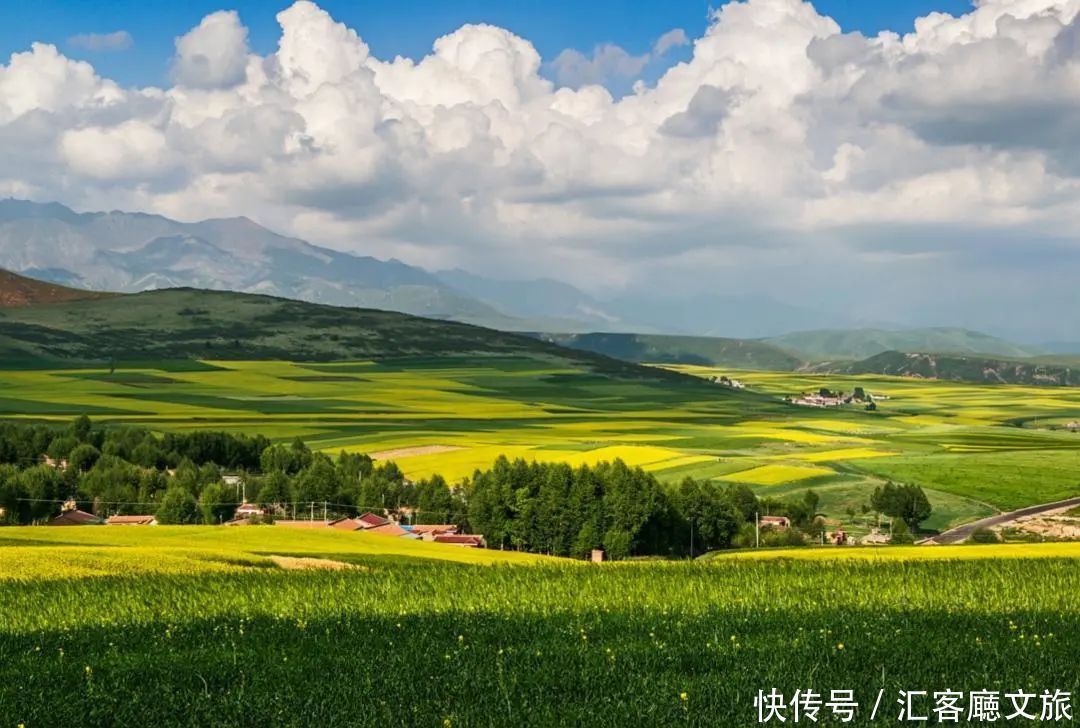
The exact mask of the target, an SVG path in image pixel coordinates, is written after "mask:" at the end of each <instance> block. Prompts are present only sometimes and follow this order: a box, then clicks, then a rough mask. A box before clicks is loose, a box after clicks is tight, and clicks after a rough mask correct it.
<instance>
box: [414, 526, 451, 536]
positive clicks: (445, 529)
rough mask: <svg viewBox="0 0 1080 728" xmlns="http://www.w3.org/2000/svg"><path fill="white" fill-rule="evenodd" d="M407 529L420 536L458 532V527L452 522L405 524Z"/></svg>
mask: <svg viewBox="0 0 1080 728" xmlns="http://www.w3.org/2000/svg"><path fill="white" fill-rule="evenodd" d="M405 530H406V531H411V532H413V533H415V534H417V535H419V536H423V535H424V534H428V533H431V534H436V535H438V534H444V533H457V532H458V527H457V526H455V525H453V524H450V523H417V524H416V525H413V526H405Z"/></svg>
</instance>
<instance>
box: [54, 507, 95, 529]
mask: <svg viewBox="0 0 1080 728" xmlns="http://www.w3.org/2000/svg"><path fill="white" fill-rule="evenodd" d="M104 522H105V519H103V518H99V517H98V516H95V515H94V514H93V513H87V512H86V511H80V510H79V509H78V508H65V509H64V510H62V511H60V515H59V516H53V517H52V518H50V519H49V520H48V521H47V522H46V523H45V525H47V526H100V525H101V524H102V523H104Z"/></svg>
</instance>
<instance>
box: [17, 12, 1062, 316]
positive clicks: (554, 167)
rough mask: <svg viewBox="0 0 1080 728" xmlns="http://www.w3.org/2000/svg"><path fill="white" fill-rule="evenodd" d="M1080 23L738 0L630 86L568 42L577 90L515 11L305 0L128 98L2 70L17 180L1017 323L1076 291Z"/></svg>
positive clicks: (460, 253) (29, 61)
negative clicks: (433, 36) (393, 32)
mask: <svg viewBox="0 0 1080 728" xmlns="http://www.w3.org/2000/svg"><path fill="white" fill-rule="evenodd" d="M1078 13H1080V0H981V1H980V2H978V3H977V6H976V7H975V8H974V9H973V10H972V11H971V12H970V13H968V14H967V15H963V16H961V17H952V16H949V15H945V14H941V13H935V14H931V15H929V16H926V17H924V18H920V19H919V20H918V21H917V22H916V25H915V30H914V32H911V33H909V34H907V35H902V36H901V35H897V34H895V33H889V32H885V33H881V34H880V35H877V36H874V37H864V36H862V35H860V34H858V33H845V32H843V31H842V30H841V28H840V27H839V26H838V25H837V23H835V22H834V21H833V20H832V19H830V18H828V17H824V16H822V15H821V14H819V13H818V12H817V11H816V10H815V8H814V7H813V6H812V5H811V4H809V3H805V2H799V1H798V0H747V1H746V2H731V3H728V4H726V5H723V6H722V7H721V8H719V9H718V10H716V11H715V13H714V15H713V17H712V21H711V23H710V25H709V27H708V29H707V31H706V32H705V34H704V35H703V36H702V37H700V38H697V39H693V40H692V41H690V42H692V55H691V57H690V59H689V60H688V61H686V62H683V63H678V64H676V65H675V66H673V67H671V68H670V69H669V70H667V72H666V73H664V74H663V76H662V77H661V78H659V80H658V81H656V82H655V83H653V84H644V83H638V84H636V85H635V87H634V91H633V92H632V93H630V94H628V95H625V96H622V97H619V98H616V97H614V96H613V95H612V93H610V92H609V91H608V90H607V89H606V88H605V87H604V86H602V85H599V84H598V82H599V81H603V80H604V78H605V75H606V74H608V73H610V72H611V69H612V68H614V69H616V71H617V72H618V73H621V74H624V75H626V74H629V75H633V74H634V73H637V72H639V71H640V67H637V66H636V64H638V63H639V62H640V59H635V57H633V56H630V55H629V54H626V53H625V52H624V51H621V49H615V48H614V47H611V48H607V49H604V48H601V49H598V50H597V52H595V53H594V55H593V56H592V57H586V56H584V55H582V54H580V53H578V54H577V56H573V55H569V56H566V58H569V59H570V60H571V61H573V63H571V62H570V61H567V62H566V64H564V65H566V67H567V68H568V69H570V70H568V71H566V72H565V74H564V73H558V74H556V78H557V80H556V81H552V80H549V79H548V78H546V77H545V75H544V73H543V72H542V68H543V66H544V60H543V59H541V57H540V55H539V54H538V53H537V51H536V49H535V48H534V47H533V46H532V44H531V43H530V42H529V41H528V40H527V39H525V38H521V37H519V36H516V35H514V34H512V33H510V32H509V31H506V30H503V29H501V28H498V27H493V26H490V25H467V26H464V27H462V28H460V29H458V30H456V31H454V32H452V33H450V34H448V35H445V36H443V37H441V38H439V39H437V40H436V41H435V42H434V45H433V48H432V51H431V53H430V54H428V55H427V56H425V57H423V58H421V59H419V60H411V59H407V58H394V59H380V58H377V57H375V56H373V55H372V54H371V52H370V51H369V48H368V46H367V44H366V43H365V42H364V40H363V37H362V29H358V30H354V29H350V28H347V27H345V26H344V25H342V24H340V23H338V22H336V21H335V20H334V19H333V18H332V17H330V15H328V14H327V13H326V12H324V11H323V10H322V9H320V8H319V7H318V6H316V5H315V4H313V3H311V2H306V1H305V0H301V1H300V2H297V3H296V4H294V5H293V6H291V7H290V8H288V9H286V10H284V11H283V12H281V13H279V14H278V16H277V20H278V22H279V24H280V26H281V36H280V40H279V43H278V48H277V50H276V52H274V53H272V54H270V55H267V56H265V57H263V56H258V55H255V54H253V53H252V52H251V51H250V49H249V47H248V44H247V31H246V29H245V27H244V26H243V24H242V22H241V19H240V18H239V17H238V16H237V15H236V13H234V12H218V13H214V14H212V15H209V16H207V17H206V18H205V19H203V21H202V22H201V23H200V24H199V25H198V26H197V27H196V28H194V29H192V30H190V31H189V32H187V33H186V34H184V35H181V36H180V37H179V38H177V41H176V56H175V58H174V60H173V64H172V80H173V86H172V87H170V88H125V87H121V86H120V85H118V84H116V83H114V82H112V81H110V80H109V79H106V78H102V77H100V76H99V75H97V73H96V72H95V71H94V69H93V67H92V66H90V65H89V64H87V63H85V62H81V61H74V60H71V59H69V58H66V57H65V56H63V55H62V54H60V53H59V52H58V51H57V49H56V48H54V47H52V46H49V45H41V44H37V45H34V46H33V47H32V48H30V49H29V50H27V51H25V52H21V53H16V54H14V55H13V56H12V57H11V58H10V60H9V61H8V63H7V64H6V65H0V195H11V196H17V197H28V198H33V199H39V200H52V199H58V200H60V201H63V202H65V203H68V204H71V205H73V206H75V207H79V208H83V209H98V208H110V209H111V208H128V209H140V210H149V211H160V212H162V213H164V214H168V215H170V216H173V217H177V218H181V219H193V218H199V217H205V216H213V215H227V216H232V215H241V214H243V215H247V216H250V217H252V218H255V219H257V220H259V221H260V222H263V223H265V224H267V225H269V226H272V227H275V228H278V229H280V230H282V231H284V232H288V233H293V234H297V235H301V236H304V237H307V238H309V239H312V240H313V241H315V242H319V243H322V244H329V245H332V246H334V247H338V248H340V249H344V250H350V251H354V252H362V253H368V254H374V255H380V256H396V257H399V258H402V259H405V260H407V261H409V262H412V263H417V264H421V265H426V266H428V267H440V266H447V265H453V266H464V267H472V268H474V269H480V270H487V271H489V272H490V271H498V272H501V273H504V274H517V275H531V274H548V275H556V276H558V277H562V278H564V279H569V280H571V281H573V282H575V283H578V284H586V285H589V286H590V287H593V288H596V287H601V288H605V287H606V288H610V289H613V290H614V289H617V288H619V287H623V286H628V287H631V288H633V287H635V286H636V287H639V288H640V287H650V288H660V287H665V288H672V289H682V288H693V289H697V290H708V289H710V288H712V287H716V288H724V289H731V290H736V289H739V290H741V291H744V292H745V291H747V290H770V289H779V290H780V291H781V292H782V293H783V296H786V297H787V298H788V299H801V298H804V297H814V298H815V303H817V304H822V303H825V304H830V305H832V306H834V307H837V306H844V305H846V304H847V303H848V302H851V301H855V300H857V301H859V303H858V305H859V306H861V307H863V308H864V309H865V310H866V312H867V315H870V316H877V317H879V318H883V319H891V320H898V319H900V318H902V317H901V315H900V310H899V309H900V308H901V307H902V308H903V311H904V312H905V313H904V315H905V316H907V317H909V318H918V317H919V316H922V315H923V314H926V315H927V316H929V315H932V314H933V312H934V311H936V310H938V309H939V308H940V306H941V305H943V304H944V303H948V304H949V305H952V306H954V310H955V311H956V317H957V318H959V319H963V318H964V317H965V316H971V317H977V316H993V315H996V314H995V312H997V311H1000V312H1002V313H1001V315H1002V316H1005V315H1006V314H1007V312H1008V311H1010V310H1012V309H1009V308H1008V307H1007V306H1005V305H1004V303H1003V302H1002V301H1001V300H999V299H1000V298H1001V297H1002V296H1003V295H1009V296H1013V297H1014V298H1016V299H1020V298H1025V297H1027V298H1030V297H1031V296H1033V295H1042V296H1044V298H1041V299H1038V301H1036V304H1037V305H1038V306H1042V307H1044V308H1045V307H1047V306H1049V305H1050V301H1053V302H1054V305H1058V304H1060V303H1061V302H1063V301H1064V302H1065V303H1068V301H1069V300H1070V298H1069V295H1070V294H1069V291H1070V290H1071V285H1072V284H1071V281H1072V280H1075V276H1076V274H1077V273H1080V244H1078V243H1077V242H1076V240H1077V233H1078V231H1080V230H1078V229H1080V219H1078V218H1080V204H1078V203H1080V141H1078V140H1080V21H1078V20H1077V15H1078ZM684 42H688V39H686V38H685V34H681V31H679V32H678V33H674V34H673V33H668V34H665V35H664V36H662V37H661V38H660V39H659V40H658V41H657V44H656V46H655V48H654V49H653V51H652V53H654V54H662V53H665V52H667V51H668V50H670V49H671V48H672V47H674V46H676V45H679V44H681V43H684ZM564 56H565V54H564ZM560 57H562V56H560ZM564 60H565V59H564ZM556 61H557V59H556ZM566 74H569V75H566ZM574 74H576V75H574ZM571 76H572V77H571ZM560 79H561V80H560ZM1003 281H1004V282H1003ZM1066 286H1070V287H1069V288H1066ZM946 287H947V291H948V293H947V294H946V293H944V292H943V291H945V290H946ZM950 297H951V298H950ZM946 299H949V300H946ZM1036 304H1032V305H1033V306H1035V305H1036ZM1039 310H1042V309H1037V308H1031V309H1030V310H1029V312H1028V314H1027V315H1029V316H1034V315H1038V312H1039ZM893 314H895V315H893ZM1008 315H1012V314H1008ZM1012 323H1015V324H1016V325H1020V323H1017V322H1012Z"/></svg>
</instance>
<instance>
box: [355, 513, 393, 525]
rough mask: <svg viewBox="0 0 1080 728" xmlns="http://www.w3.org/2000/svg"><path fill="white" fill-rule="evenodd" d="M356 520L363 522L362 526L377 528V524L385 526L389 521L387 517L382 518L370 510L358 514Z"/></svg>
mask: <svg viewBox="0 0 1080 728" xmlns="http://www.w3.org/2000/svg"><path fill="white" fill-rule="evenodd" d="M356 520H358V521H360V522H361V523H362V524H364V525H363V528H377V527H379V526H385V525H386V524H388V523H390V519H389V518H383V517H382V516H378V515H375V514H374V513H370V512H369V513H365V514H364V515H362V516H359V517H358V518H357V519H356Z"/></svg>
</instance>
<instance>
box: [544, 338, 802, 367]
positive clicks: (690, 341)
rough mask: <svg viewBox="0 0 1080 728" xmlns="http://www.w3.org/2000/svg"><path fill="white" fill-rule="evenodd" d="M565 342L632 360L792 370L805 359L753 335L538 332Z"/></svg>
mask: <svg viewBox="0 0 1080 728" xmlns="http://www.w3.org/2000/svg"><path fill="white" fill-rule="evenodd" d="M537 336H539V337H541V338H543V339H545V340H547V341H552V342H554V343H556V344H559V345H561V346H568V347H571V348H574V349H581V350H584V351H592V352H595V353H597V354H603V355H605V356H610V357H614V358H616V359H622V360H624V361H631V362H642V363H645V362H648V363H654V364H698V365H702V366H721V367H734V368H739V369H768V370H775V371H792V370H794V369H798V368H799V367H800V366H802V364H803V362H802V360H801V359H800V358H799V357H797V356H795V355H793V354H791V353H789V352H787V351H784V350H783V349H781V348H779V347H777V346H773V345H772V344H768V343H765V342H762V341H754V340H750V339H722V338H715V337H706V336H662V335H653V334H611V333H593V334H537Z"/></svg>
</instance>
